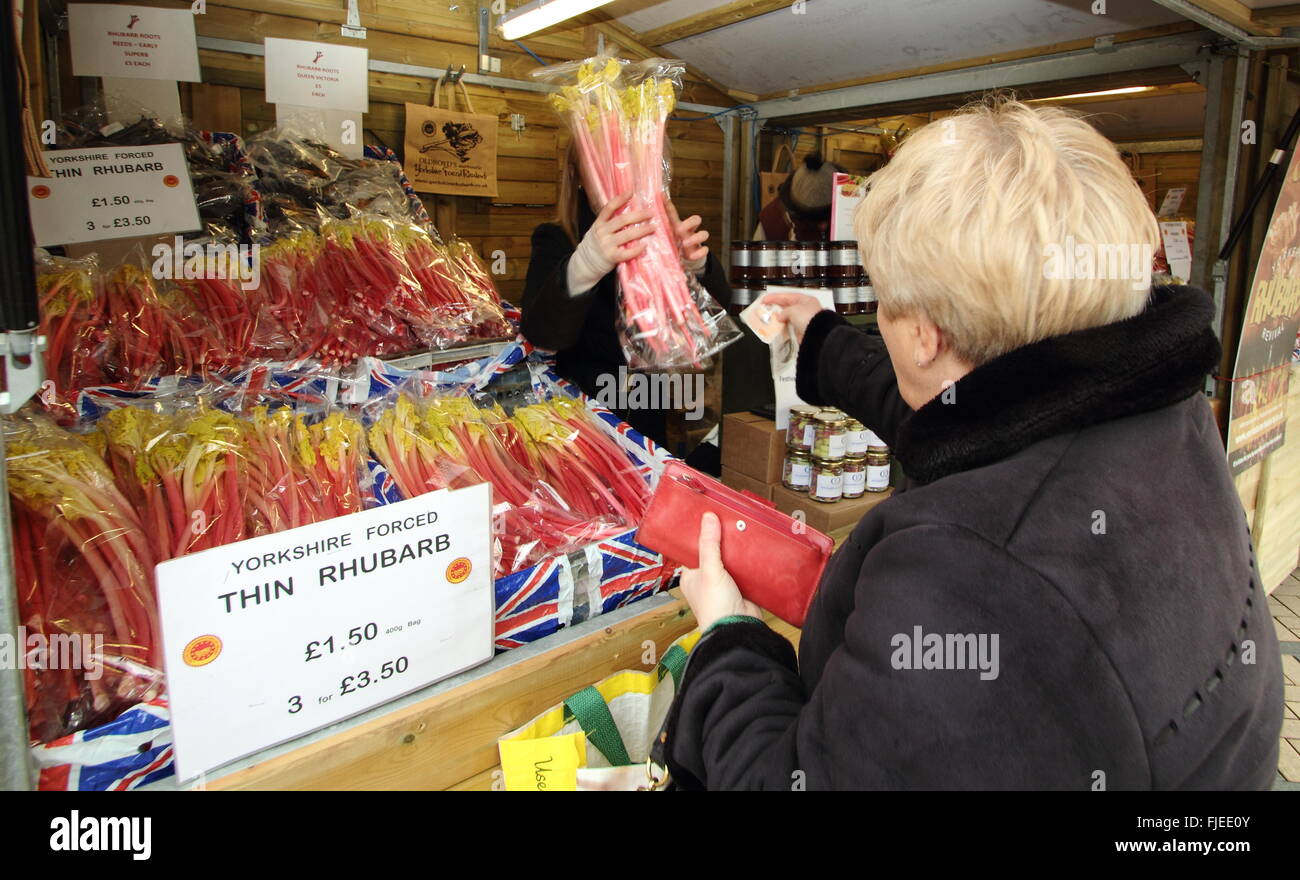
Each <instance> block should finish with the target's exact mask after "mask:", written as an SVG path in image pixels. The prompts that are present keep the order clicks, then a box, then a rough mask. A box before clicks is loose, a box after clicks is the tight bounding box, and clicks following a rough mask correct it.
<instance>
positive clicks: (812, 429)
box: [785, 404, 817, 454]
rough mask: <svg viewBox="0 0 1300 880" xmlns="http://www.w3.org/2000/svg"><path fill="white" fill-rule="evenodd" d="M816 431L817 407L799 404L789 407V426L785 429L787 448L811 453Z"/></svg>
mask: <svg viewBox="0 0 1300 880" xmlns="http://www.w3.org/2000/svg"><path fill="white" fill-rule="evenodd" d="M816 433H817V407H815V406H808V405H807V404H799V405H798V406H792V407H790V426H789V427H788V428H786V431H785V445H786V448H787V449H793V450H797V451H799V452H807V453H810V454H811V453H812V447H813V440H814V439H815V437H816Z"/></svg>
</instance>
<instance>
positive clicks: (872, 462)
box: [867, 449, 889, 492]
mask: <svg viewBox="0 0 1300 880" xmlns="http://www.w3.org/2000/svg"><path fill="white" fill-rule="evenodd" d="M888 490H889V453H888V452H882V451H881V450H879V449H873V450H871V451H870V452H868V453H867V491H868V492H886V491H888Z"/></svg>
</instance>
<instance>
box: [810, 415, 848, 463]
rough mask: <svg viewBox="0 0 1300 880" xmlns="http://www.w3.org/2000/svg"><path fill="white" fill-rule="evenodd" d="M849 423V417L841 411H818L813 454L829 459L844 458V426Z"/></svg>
mask: <svg viewBox="0 0 1300 880" xmlns="http://www.w3.org/2000/svg"><path fill="white" fill-rule="evenodd" d="M847 424H848V417H847V416H845V415H844V414H843V413H841V412H826V411H822V412H820V413H818V414H817V426H816V431H815V432H814V437H813V455H814V456H816V457H817V458H824V459H827V460H838V459H841V458H843V457H844V434H845V430H844V426H845V425H847Z"/></svg>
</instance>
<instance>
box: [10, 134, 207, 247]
mask: <svg viewBox="0 0 1300 880" xmlns="http://www.w3.org/2000/svg"><path fill="white" fill-rule="evenodd" d="M44 155H45V161H46V163H47V164H48V166H49V169H50V173H51V175H53V176H51V177H29V178H27V202H28V204H29V205H30V206H31V215H32V229H33V231H34V232H35V234H36V243H37V244H38V245H41V246H45V245H56V244H76V243H78V242H83V241H101V240H103V239H106V238H130V237H133V236H139V235H153V234H156V233H165V232H193V231H194V230H196V229H198V228H199V210H198V208H197V207H196V206H195V204H194V190H193V189H192V188H191V187H190V173H189V170H188V169H187V168H186V165H185V153H184V151H183V149H182V147H181V145H180V144H158V145H151V146H147V147H93V148H91V149H85V150H50V151H47V152H46V153H45V154H44Z"/></svg>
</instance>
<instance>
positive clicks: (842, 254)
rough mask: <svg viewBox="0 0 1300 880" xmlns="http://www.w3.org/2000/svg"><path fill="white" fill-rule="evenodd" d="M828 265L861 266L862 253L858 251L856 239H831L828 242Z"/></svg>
mask: <svg viewBox="0 0 1300 880" xmlns="http://www.w3.org/2000/svg"><path fill="white" fill-rule="evenodd" d="M829 248H830V265H832V266H861V265H862V255H861V254H859V253H858V243H857V242H856V241H832V242H830V243H829Z"/></svg>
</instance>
